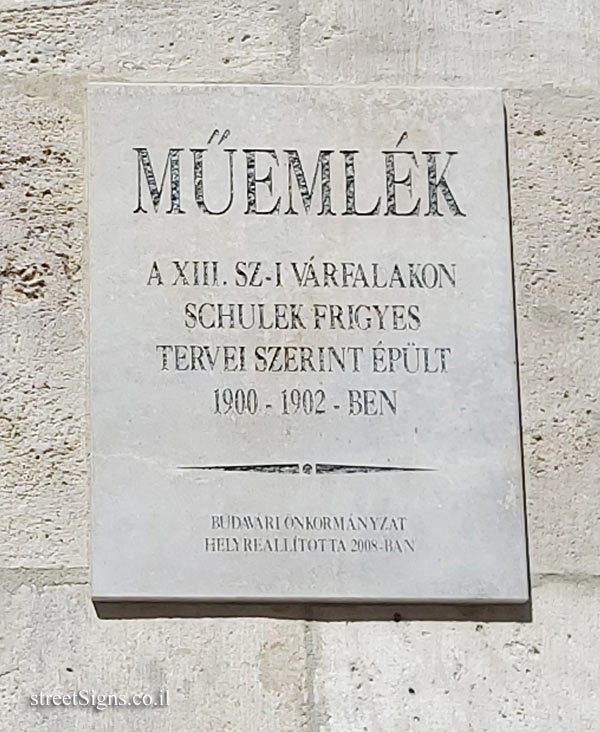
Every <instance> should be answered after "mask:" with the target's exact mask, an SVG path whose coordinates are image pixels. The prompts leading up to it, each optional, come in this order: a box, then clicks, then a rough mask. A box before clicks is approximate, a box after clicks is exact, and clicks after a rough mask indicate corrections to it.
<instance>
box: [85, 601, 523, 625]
mask: <svg viewBox="0 0 600 732" xmlns="http://www.w3.org/2000/svg"><path fill="white" fill-rule="evenodd" d="M94 607H95V610H96V613H97V615H98V617H99V618H100V619H102V620H110V619H121V620H122V619H134V618H136V619H144V618H236V617H239V618H272V619H278V620H314V621H317V622H334V623H339V622H369V621H393V622H400V621H452V622H474V623H529V622H531V620H532V606H531V600H529V601H528V602H526V603H518V604H517V603H498V604H490V603H485V604H484V603H477V604H467V603H465V604H442V603H439V604H438V603H436V604H433V603H410V604H409V603H404V604H403V603H398V604H387V603H385V604H383V603H382V604H380V603H370V604H363V603H352V604H350V603H303V602H302V603H300V602H294V603H287V602H285V603H284V602H277V603H267V602H264V603H263V602H261V603H248V602H227V603H217V602H186V601H175V602H173V601H168V602H167V601H166V602H155V601H151V602H148V601H126V602H125V601H123V602H121V601H110V602H109V601H101V600H96V601H94Z"/></svg>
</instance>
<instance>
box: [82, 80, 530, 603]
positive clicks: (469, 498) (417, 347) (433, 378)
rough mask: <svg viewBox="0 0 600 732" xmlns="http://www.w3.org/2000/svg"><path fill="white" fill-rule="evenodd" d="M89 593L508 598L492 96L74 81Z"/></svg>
mask: <svg viewBox="0 0 600 732" xmlns="http://www.w3.org/2000/svg"><path fill="white" fill-rule="evenodd" d="M88 128H89V139H88V146H89V161H88V165H89V216H90V218H89V227H90V250H89V279H90V320H89V332H90V379H91V387H90V391H91V394H90V404H91V449H92V476H93V481H92V482H93V485H92V519H93V541H92V549H93V593H94V596H95V597H96V598H97V599H104V600H107V599H108V600H110V599H114V600H116V599H149V600H150V599H157V600H158V599H163V600H165V599H190V600H193V599H197V600H223V601H227V600H246V601H255V600H259V601H260V600H269V601H277V600H286V601H295V600H297V601H311V600H314V601H347V602H348V601H349V602H354V601H363V602H372V601H375V602H384V601H421V602H524V601H526V600H527V599H528V570H527V553H526V540H525V521H524V505H523V489H522V473H521V449H520V427H519V404H518V388H517V368H516V348H515V330H514V303H513V287H512V263H511V245H510V225H509V201H508V185H507V170H506V143H505V131H504V114H503V106H502V100H501V96H500V94H499V93H498V92H494V91H490V90H473V89H466V90H463V89H446V90H443V89H400V88H369V87H344V88H341V87H333V88H327V87H303V86H298V87H283V86H234V85H232V86H216V85H189V84H182V85H173V86H171V85H120V84H93V85H91V86H90V90H89V109H88Z"/></svg>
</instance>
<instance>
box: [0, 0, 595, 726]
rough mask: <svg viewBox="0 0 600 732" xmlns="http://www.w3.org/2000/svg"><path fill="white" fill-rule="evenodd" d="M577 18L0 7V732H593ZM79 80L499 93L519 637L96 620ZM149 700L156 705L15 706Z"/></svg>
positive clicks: (161, 2) (412, 1)
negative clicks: (525, 583)
mask: <svg viewBox="0 0 600 732" xmlns="http://www.w3.org/2000/svg"><path fill="white" fill-rule="evenodd" d="M599 15H600V6H599V5H598V4H597V3H594V2H590V0H561V1H560V2H558V1H557V0H547V1H546V2H542V0H509V1H507V0H497V1H494V2H492V0H473V1H472V2H465V1H464V0H418V1H416V0H238V1H237V2H236V1H235V0H177V2H173V1H172V2H168V0H0V64H1V67H0V68H1V69H2V75H1V77H0V90H1V92H0V107H1V114H0V243H1V245H0V528H1V531H0V586H1V590H0V598H1V603H2V604H1V608H0V708H1V709H2V714H0V730H2V731H4V730H7V731H8V730H14V729H19V730H27V731H28V732H34V731H36V730H61V732H69V731H70V730H73V731H75V730H77V732H82V731H85V730H92V729H93V730H114V731H117V732H119V731H120V730H123V731H125V730H127V731H128V732H130V731H131V730H132V729H139V728H143V729H145V730H149V731H150V732H153V731H157V732H158V731H159V730H161V731H162V730H165V731H166V730H172V731H174V732H191V730H199V731H200V730H201V731H202V732H223V731H224V730H232V731H235V732H296V731H298V732H300V731H302V730H306V731H307V732H308V731H310V732H317V731H321V730H323V731H326V732H362V731H363V730H366V731H368V732H384V731H385V732H399V731H400V730H402V731H404V730H410V731H411V732H413V731H414V732H418V731H419V730H423V732H438V731H439V732H448V731H452V732H466V731H467V730H473V731H474V732H508V731H509V730H510V732H515V731H517V730H527V731H528V732H534V731H535V732H538V731H539V732H565V731H567V730H569V731H570V730H572V731H573V732H593V731H594V730H596V729H598V720H599V719H600V695H599V694H598V687H599V684H600V671H599V665H598V655H599V651H600V647H599V641H598V638H599V637H600V612H599V607H600V603H599V601H600V527H599V518H598V517H599V515H600V491H599V489H598V485H599V482H598V481H599V478H600V470H599V464H600V458H599V454H600V449H599V448H600V444H599V443H600V440H599V432H600V430H599V427H600V408H599V404H598V393H597V392H598V383H599V382H600V374H599V367H598V364H599V363H600V339H599V322H598V321H599V308H598V303H599V302H600V292H599V289H600V288H599V282H600V274H599V254H598V251H599V249H598V246H599V241H598V232H599V228H600V227H599V219H600V215H599V212H598V190H599V184H600V158H599V157H598V143H599V142H600V136H599V134H598V123H599V119H600V98H599V96H598V81H599V70H600V52H599V49H600V43H599V40H600V39H599V32H598V31H599V22H598V16H599ZM90 79H95V80H131V81H169V80H172V81H215V82H220V81H223V82H266V83H268V82H278V83H296V84H300V83H310V84H322V83H328V84H329V83H345V84H364V83H373V84H383V85H415V86H421V85H450V86H494V87H501V88H503V89H504V90H505V101H506V107H507V114H508V126H509V133H508V134H509V151H510V168H511V196H512V213H513V234H514V250H515V251H514V256H515V268H516V286H517V306H518V334H519V351H520V353H519V356H520V368H521V390H522V401H523V423H524V448H525V477H526V490H527V511H528V519H529V535H530V553H531V570H532V583H533V621H532V622H531V623H515V622H507V623H486V622H483V621H482V620H481V618H477V619H469V618H475V617H476V616H475V615H470V614H469V612H467V611H465V612H464V613H462V616H463V617H464V618H466V619H464V620H462V621H460V620H443V621H434V620H404V619H402V615H400V616H399V615H398V614H396V615H395V617H394V612H393V611H389V612H388V613H387V615H386V614H385V612H384V613H382V614H381V615H380V616H377V615H376V614H375V615H372V616H365V615H364V614H361V613H360V612H359V611H357V612H356V617H357V618H358V619H357V620H356V621H354V622H347V621H346V620H344V619H342V617H341V616H340V614H339V613H336V612H334V611H332V612H331V613H329V614H328V613H327V611H323V612H321V613H319V614H318V615H317V616H316V617H318V620H311V621H308V620H305V619H302V618H300V617H299V618H297V619H292V618H284V617H279V618H278V617H253V616H251V615H248V616H247V617H241V618H236V617H186V618H171V619H165V618H146V619H143V618H136V619H132V618H129V619H99V618H98V617H97V615H96V612H95V610H94V608H93V606H92V604H91V602H90V593H89V587H88V549H87V543H88V523H89V516H88V484H89V468H88V458H87V436H86V393H85V349H84V341H85V333H84V313H85V277H86V273H85V272H86V267H85V261H84V248H85V241H86V202H85V172H84V167H85V160H84V100H85V87H86V83H87V81H88V80H90ZM190 614H194V613H193V612H190ZM273 614H275V613H273ZM350 616H351V613H350V614H349V616H348V617H350ZM450 616H452V617H456V618H459V617H461V611H460V610H459V609H457V610H456V611H455V612H453V613H450ZM161 688H167V689H169V692H170V697H169V701H170V706H169V707H168V708H166V709H129V708H128V709H108V710H106V711H104V712H97V711H94V710H92V709H90V708H87V709H74V708H70V709H69V708H55V709H48V708H45V709H41V708H39V707H38V708H34V707H30V705H29V695H30V694H35V693H39V692H47V693H54V692H57V691H69V690H73V689H88V690H95V691H97V692H117V693H126V692H135V691H150V692H153V691H155V690H158V689H161Z"/></svg>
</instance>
